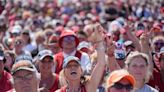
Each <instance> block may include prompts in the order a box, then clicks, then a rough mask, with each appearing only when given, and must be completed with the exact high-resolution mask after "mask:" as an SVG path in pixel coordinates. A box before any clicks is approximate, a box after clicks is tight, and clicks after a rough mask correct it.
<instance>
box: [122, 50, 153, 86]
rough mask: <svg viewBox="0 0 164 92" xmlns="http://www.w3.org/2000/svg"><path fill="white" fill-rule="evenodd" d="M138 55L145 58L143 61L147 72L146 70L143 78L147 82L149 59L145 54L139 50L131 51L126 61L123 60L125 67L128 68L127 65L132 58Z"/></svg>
mask: <svg viewBox="0 0 164 92" xmlns="http://www.w3.org/2000/svg"><path fill="white" fill-rule="evenodd" d="M138 57H141V58H143V59H144V60H145V62H146V66H147V72H146V77H145V79H144V83H147V82H148V81H149V79H150V76H151V71H150V59H149V57H148V55H147V54H145V53H141V52H138V51H134V52H131V53H130V54H129V55H128V56H127V58H126V61H125V65H126V68H127V69H128V68H129V65H130V64H131V62H132V61H133V59H134V58H138Z"/></svg>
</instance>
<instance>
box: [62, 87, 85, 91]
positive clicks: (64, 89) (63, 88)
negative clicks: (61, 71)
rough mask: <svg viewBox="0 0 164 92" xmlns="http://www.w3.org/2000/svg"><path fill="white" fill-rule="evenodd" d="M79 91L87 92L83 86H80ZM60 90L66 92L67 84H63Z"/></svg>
mask: <svg viewBox="0 0 164 92" xmlns="http://www.w3.org/2000/svg"><path fill="white" fill-rule="evenodd" d="M80 89H81V91H80V92H87V91H86V88H85V86H81V88H80ZM60 92H67V86H64V87H62V88H61V89H60Z"/></svg>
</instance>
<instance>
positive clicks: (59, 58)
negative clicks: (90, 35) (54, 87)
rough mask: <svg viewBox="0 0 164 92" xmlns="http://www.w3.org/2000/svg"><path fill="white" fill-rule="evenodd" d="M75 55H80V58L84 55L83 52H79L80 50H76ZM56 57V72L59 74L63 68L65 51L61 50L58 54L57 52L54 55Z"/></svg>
mask: <svg viewBox="0 0 164 92" xmlns="http://www.w3.org/2000/svg"><path fill="white" fill-rule="evenodd" d="M75 56H76V57H78V58H79V59H80V58H81V56H82V53H81V52H79V51H76V53H75ZM54 58H55V62H57V65H56V71H55V73H56V74H59V73H60V71H61V70H62V67H63V61H64V55H63V52H59V53H58V54H56V55H55V56H54Z"/></svg>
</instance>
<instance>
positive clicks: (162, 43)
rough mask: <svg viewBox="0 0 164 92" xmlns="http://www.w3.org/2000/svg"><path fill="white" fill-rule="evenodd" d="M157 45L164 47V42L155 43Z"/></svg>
mask: <svg viewBox="0 0 164 92" xmlns="http://www.w3.org/2000/svg"><path fill="white" fill-rule="evenodd" d="M154 44H155V45H160V46H164V42H155V43H154Z"/></svg>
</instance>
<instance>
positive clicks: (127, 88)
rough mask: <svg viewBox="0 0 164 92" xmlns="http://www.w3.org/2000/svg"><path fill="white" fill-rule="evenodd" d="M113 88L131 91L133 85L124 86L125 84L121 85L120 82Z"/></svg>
mask: <svg viewBox="0 0 164 92" xmlns="http://www.w3.org/2000/svg"><path fill="white" fill-rule="evenodd" d="M112 87H114V88H116V89H118V90H121V89H123V88H125V89H126V90H128V91H130V90H132V89H133V86H132V84H126V85H124V84H121V83H118V82H117V83H115V84H114V85H113V86H112Z"/></svg>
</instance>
